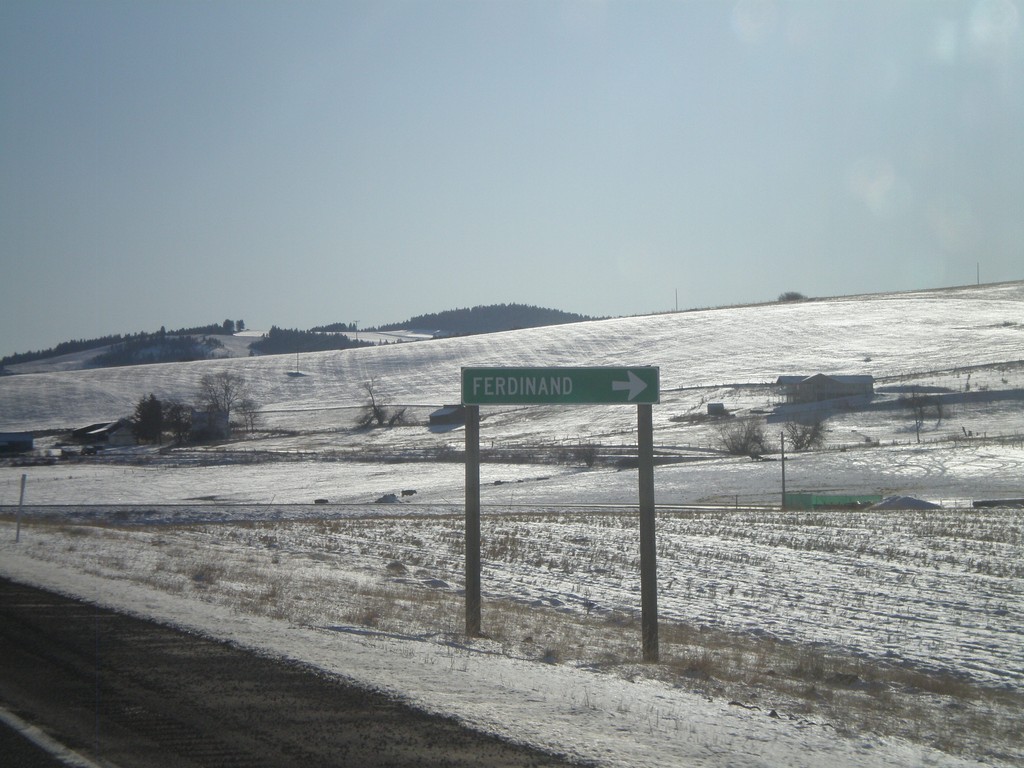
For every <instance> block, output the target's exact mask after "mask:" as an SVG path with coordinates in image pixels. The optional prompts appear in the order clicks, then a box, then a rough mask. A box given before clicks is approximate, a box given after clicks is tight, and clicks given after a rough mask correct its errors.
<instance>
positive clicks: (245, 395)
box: [198, 371, 257, 421]
mask: <svg viewBox="0 0 1024 768" xmlns="http://www.w3.org/2000/svg"><path fill="white" fill-rule="evenodd" d="M198 399H199V405H200V407H201V408H202V409H203V410H206V411H213V412H218V413H223V414H224V415H225V416H226V417H227V418H228V420H229V421H230V419H231V412H232V411H233V410H235V409H236V408H238V409H242V403H243V402H246V401H249V403H250V404H251V405H250V407H249V408H248V409H242V410H243V411H245V410H248V411H249V412H250V413H255V411H256V410H257V406H256V405H255V401H253V399H252V396H251V395H250V392H249V385H248V382H246V380H245V379H244V378H242V377H241V376H239V375H238V374H237V373H231V372H230V371H221V372H220V373H208V374H206V375H205V376H203V378H202V379H200V380H199V395H198Z"/></svg>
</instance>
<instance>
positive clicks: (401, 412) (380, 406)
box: [356, 378, 405, 428]
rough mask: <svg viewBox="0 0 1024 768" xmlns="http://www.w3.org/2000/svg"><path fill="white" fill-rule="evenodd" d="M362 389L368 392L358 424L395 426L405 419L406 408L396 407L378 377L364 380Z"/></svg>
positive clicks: (360, 425)
mask: <svg viewBox="0 0 1024 768" xmlns="http://www.w3.org/2000/svg"><path fill="white" fill-rule="evenodd" d="M362 389H363V392H365V393H366V403H365V404H364V405H363V407H362V409H361V410H360V412H359V417H358V418H357V419H356V426H358V427H361V428H368V427H383V426H388V427H393V426H395V425H396V424H401V423H403V422H404V421H405V408H395V407H393V406H392V405H391V398H390V396H389V395H388V394H387V392H385V391H384V388H383V387H382V386H381V384H380V382H379V381H378V380H377V379H376V378H372V379H370V380H369V381H364V382H363V384H362Z"/></svg>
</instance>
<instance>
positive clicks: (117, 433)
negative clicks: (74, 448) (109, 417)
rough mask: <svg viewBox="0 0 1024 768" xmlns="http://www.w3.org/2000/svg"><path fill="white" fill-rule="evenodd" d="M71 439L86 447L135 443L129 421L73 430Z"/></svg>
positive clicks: (118, 421) (110, 422) (109, 422)
mask: <svg viewBox="0 0 1024 768" xmlns="http://www.w3.org/2000/svg"><path fill="white" fill-rule="evenodd" d="M71 439H72V440H74V441H75V442H76V443H84V444H85V445H130V444H131V443H132V442H133V438H132V436H131V425H130V424H129V423H128V420H127V419H118V420H117V421H101V422H99V423H97V424H89V425H88V426H85V427H79V428H78V429H73V430H71Z"/></svg>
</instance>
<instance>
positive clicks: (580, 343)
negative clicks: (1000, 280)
mask: <svg viewBox="0 0 1024 768" xmlns="http://www.w3.org/2000/svg"><path fill="white" fill-rule="evenodd" d="M1022 352H1024V283H1010V284H1003V285H997V286H982V287H978V288H963V289H955V290H946V291H925V292H918V293H912V294H896V295H886V296H869V297H854V298H849V299H834V300H827V301H814V302H806V303H799V304H780V305H767V306H761V307H740V308H732V309H721V310H712V311H705V312H691V313H678V314H669V315H658V316H652V317H643V318H627V319H619V320H609V321H603V322H595V323H584V324H578V325H571V326H559V327H557V328H549V329H531V330H524V331H518V332H514V333H506V334H494V335H492V336H485V337H469V338H463V339H449V340H437V341H429V342H422V343H409V344H402V345H393V346H389V347H381V348H376V349H366V350H351V351H347V352H342V353H323V354H320V355H308V356H304V357H303V359H302V367H303V372H304V373H306V374H307V375H306V376H302V377H289V376H288V375H287V373H288V371H291V370H294V367H295V360H294V358H291V357H288V356H281V357H267V358H252V359H249V358H247V359H238V360H228V361H210V362H206V363H190V364H179V365H166V366H164V365H161V366H149V367H146V368H130V369H112V370H107V371H74V372H72V371H68V372H57V373H38V374H33V375H24V376H11V377H5V378H2V379H0V430H16V429H44V428H48V429H61V428H68V427H71V426H78V425H80V424H83V423H87V422H89V421H100V420H105V419H111V418H116V417H118V416H121V415H126V414H127V413H129V412H130V411H131V408H132V407H133V405H134V403H135V402H136V401H137V400H138V399H139V397H141V396H143V395H145V394H148V393H149V392H155V393H156V394H157V396H158V397H176V398H179V399H186V398H187V397H188V396H189V394H190V393H191V391H192V390H193V389H194V387H195V385H196V383H197V381H198V378H199V377H200V376H201V375H202V374H203V373H205V372H208V371H218V370H224V369H230V370H232V371H236V372H240V373H242V374H243V375H245V376H246V377H247V379H248V380H249V381H250V382H251V383H252V384H253V386H254V389H255V394H256V397H257V400H258V401H259V402H260V403H262V404H263V405H264V411H265V414H264V423H265V426H266V427H267V428H268V429H266V430H265V431H263V432H261V433H259V434H257V435H255V436H252V437H250V438H249V439H245V440H240V441H238V442H236V443H233V444H230V445H224V446H218V447H215V448H209V449H205V450H202V451H198V450H189V451H171V452H169V453H168V452H158V451H155V450H152V449H149V448H139V449H129V450H127V451H126V452H124V453H123V454H122V455H120V456H113V457H105V458H102V460H98V461H87V462H81V463H79V462H74V461H72V462H60V463H57V464H55V465H53V466H34V467H14V466H9V467H0V505H6V506H4V507H3V510H2V512H3V513H4V514H3V517H2V518H0V572H3V573H6V574H10V575H13V576H16V577H19V578H24V579H26V580H29V581H32V582H34V583H38V584H41V585H44V586H50V587H54V588H58V589H61V590H62V591H67V592H70V593H74V594H79V595H83V596H85V597H87V598H89V599H95V600H99V601H100V602H103V603H105V604H110V605H116V606H120V607H123V608H125V609H129V610H132V611H135V612H138V613H141V614H144V615H152V616H155V617H159V618H161V619H164V620H169V621H172V622H175V623H178V624H182V625H185V626H190V627H195V628H197V629H200V630H201V631H204V632H208V633H210V634H214V635H217V636H222V637H230V638H232V639H235V640H237V641H238V642H241V643H244V644H247V645H252V646H253V647H257V648H261V649H265V650H267V651H269V652H273V653H280V654H283V655H286V656H289V657H292V658H299V659H304V660H308V661H311V662H312V663H315V664H318V665H321V666H323V667H324V668H325V669H328V670H331V671H334V672H337V673H339V674H342V675H345V676H348V677H352V678H355V679H358V680H360V681H362V682H365V683H367V684H370V685H376V686H381V687H385V688H388V689H390V690H393V691H396V692H398V693H400V694H401V695H403V696H405V697H407V698H409V699H411V700H413V701H415V702H416V703H418V704H420V705H422V706H424V707H426V708H429V709H432V710H437V711H444V712H450V713H453V714H455V715H457V716H459V717H461V718H463V719H465V720H466V721H467V722H471V723H474V724H476V725H478V726H481V727H485V728H487V729H489V730H494V731H496V732H499V733H503V734H505V735H508V736H510V737H511V738H515V739H519V740H524V741H528V742H530V743H534V744H539V745H542V746H546V747H549V748H554V749H557V750H559V751H564V752H567V753H569V754H573V755H576V756H579V757H581V758H585V759H588V760H594V761H596V762H598V763H599V764H601V765H609V766H646V765H650V766H654V765H670V764H680V765H684V764H685V765H691V764H692V765H707V766H711V765H714V766H726V765H730V766H731V765H750V766H755V765H773V766H774V765H808V766H813V765H821V764H824V763H831V764H834V765H836V766H859V765H864V766H868V765H976V764H992V765H1011V764H1020V762H1022V761H1024V739H1022V737H1021V736H1020V735H1019V723H1020V722H1021V720H1022V718H1024V630H1022V627H1024V542H1022V531H1024V512H1022V511H1021V510H1020V509H1013V508H1009V507H999V508H993V509H971V508H970V503H971V501H972V500H974V499H982V498H986V499H988V498H1003V499H1009V498H1019V497H1022V496H1024V437H1022V435H1024V400H1022V399H1021V398H1022V392H1024V364H1022V362H1021V359H1022V358H1024V355H1022V354H1021V353H1022ZM631 364H645V365H646V364H653V365H659V366H660V367H661V378H662V388H663V392H662V403H661V404H660V405H658V406H655V442H656V448H657V449H658V450H659V452H660V453H662V454H664V455H670V456H672V457H674V459H675V461H674V462H673V463H667V464H664V465H659V466H658V467H657V469H656V472H655V486H656V488H655V494H656V500H657V503H658V507H659V512H658V531H657V535H658V556H659V573H658V578H659V610H660V615H661V619H662V663H661V664H659V665H642V664H640V663H639V662H638V659H639V655H640V654H639V627H638V621H637V613H638V606H639V578H638V564H637V560H638V554H637V550H638V542H637V532H636V519H635V518H636V515H635V512H634V511H631V509H630V507H632V506H635V503H636V471H635V470H632V469H629V468H627V467H624V466H623V465H620V464H618V463H617V462H616V461H615V460H614V459H608V460H605V461H599V462H598V463H597V464H595V465H594V466H593V467H587V466H585V465H584V464H583V463H581V462H580V461H575V460H573V459H572V456H573V454H572V452H571V450H572V449H573V447H578V446H580V445H581V444H588V445H589V444H597V445H599V446H601V447H602V448H601V450H604V451H606V452H607V453H609V454H613V453H615V452H617V451H618V450H619V449H620V447H621V446H628V445H631V444H633V443H635V436H634V434H633V432H634V428H635V411H634V409H631V408H628V407H627V408H624V407H614V406H613V407H575V408H564V409H559V408H506V409H484V412H483V417H484V419H483V423H482V439H483V440H484V448H485V449H486V448H488V447H494V448H508V447H521V448H527V449H532V450H534V451H538V452H551V451H555V450H559V449H561V450H564V451H565V456H567V457H568V458H567V459H566V460H565V461H563V462H562V463H514V464H513V463H490V464H487V463H485V464H484V466H483V468H482V476H481V480H482V486H483V487H482V501H483V504H484V512H485V516H484V529H483V547H484V551H483V560H484V572H483V589H484V603H485V606H484V617H483V620H484V632H485V633H486V634H487V638H484V639H478V640H472V641H470V640H467V639H466V638H465V637H464V636H463V634H462V627H463V619H462V613H461V607H462V606H461V594H460V586H461V583H462V567H463V565H462V558H463V539H462V527H461V526H462V522H461V514H462V506H461V504H462V498H463V466H462V464H461V463H459V462H458V461H452V460H450V459H451V458H453V457H452V455H450V454H454V453H455V452H457V451H458V450H461V447H462V435H461V432H460V431H457V430H456V431H449V432H432V431H430V430H429V429H428V428H427V427H426V426H424V423H423V422H424V421H425V418H426V414H427V413H429V411H430V410H431V409H432V408H435V407H438V406H440V405H442V404H444V403H450V402H457V400H458V371H459V368H460V367H461V366H463V365H472V366H483V365H631ZM819 371H821V372H826V373H870V374H872V375H874V376H875V377H876V390H877V391H878V395H877V396H876V398H875V404H876V405H877V406H878V407H874V408H872V409H867V410H863V409H862V410H840V411H836V412H834V413H832V414H831V416H830V418H829V419H828V422H827V426H828V427H829V433H828V436H827V444H828V448H827V449H826V450H823V451H816V452H813V453H803V454H794V455H791V456H790V457H788V458H789V460H788V461H787V463H786V472H787V490H789V491H796V490H806V491H814V492H818V493H850V494H877V495H890V494H905V495H912V496H917V497H919V498H923V499H929V500H931V501H935V502H940V503H942V504H943V507H942V508H941V509H938V510H928V511H923V510H919V511H914V510H901V511H896V510H888V511H868V510H856V511H822V510H817V511H808V512H793V511H789V512H782V511H780V510H779V509H778V503H779V499H780V494H781V471H780V469H781V466H780V463H779V462H778V461H763V462H755V461H751V460H750V459H749V458H746V457H742V458H737V457H728V456H724V455H721V454H720V452H718V451H717V450H716V447H717V440H718V436H717V432H716V426H715V425H714V423H712V422H710V421H709V420H707V419H704V418H701V416H702V415H703V414H704V412H705V410H706V404H707V403H709V402H723V403H725V404H726V405H727V407H728V408H729V410H730V411H732V412H734V413H736V414H738V415H740V416H744V415H753V416H755V417H758V418H768V419H769V422H768V429H769V430H776V429H781V421H779V420H778V419H779V417H780V413H781V416H784V409H783V410H782V412H780V411H779V405H780V403H779V395H778V393H777V392H776V391H775V390H774V389H773V388H771V387H770V386H768V384H769V383H770V382H772V381H774V379H775V378H776V377H777V376H778V375H781V374H792V373H807V374H810V373H816V372H819ZM369 378H375V379H376V380H377V381H379V382H381V383H382V384H383V385H384V386H385V387H386V388H387V391H388V392H389V393H390V395H391V397H392V398H393V399H394V401H395V402H396V403H401V404H405V405H407V406H408V408H409V413H410V415H411V416H412V417H413V419H414V420H416V422H417V423H413V424H410V425H407V426H403V427H400V428H396V429H392V430H376V431H371V432H369V433H367V432H358V431H355V430H353V429H352V428H351V424H352V421H353V418H354V415H355V413H356V411H357V410H358V408H359V406H360V404H361V401H362V399H361V395H362V392H361V390H360V385H361V383H362V382H363V381H366V380H367V379H369ZM908 388H918V389H921V390H923V391H941V393H942V394H943V396H944V397H945V398H947V401H948V407H947V408H946V409H945V412H944V413H943V415H942V418H941V420H940V419H938V418H935V419H930V420H929V421H928V422H927V423H926V424H924V425H922V430H921V433H920V438H921V442H918V441H917V431H916V429H915V426H914V424H912V423H911V419H910V418H909V417H908V415H907V413H906V412H905V411H904V410H901V408H900V407H899V402H898V401H899V398H900V397H901V396H903V395H904V394H905V393H906V392H907V391H909V389H908ZM54 439H56V438H54ZM541 449H543V450H541ZM385 454H386V455H391V456H396V457H399V458H401V457H404V458H405V459H406V460H404V461H395V462H386V463H385V462H381V461H376V460H372V457H376V456H379V455H385ZM454 458H457V455H456V456H454ZM360 459H362V460H360ZM427 459H433V460H427ZM439 459H447V460H439ZM22 474H27V475H28V483H27V486H26V493H27V495H26V503H27V504H28V505H29V506H28V508H27V509H26V510H25V513H24V520H23V526H22V531H21V534H22V538H21V541H20V542H17V543H15V542H14V529H15V518H14V513H15V506H16V504H17V501H18V494H19V491H20V479H21V475H22ZM402 489H416V491H417V493H416V495H415V496H412V497H409V499H408V500H407V501H406V503H401V504H374V503H373V501H374V500H375V499H377V498H379V497H380V496H381V495H383V494H386V493H397V492H399V491H400V490H402ZM314 499H327V500H329V503H327V504H317V505H314V504H312V501H313V500H314Z"/></svg>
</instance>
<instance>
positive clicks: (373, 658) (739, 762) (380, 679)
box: [0, 523, 1016, 768]
mask: <svg viewBox="0 0 1024 768" xmlns="http://www.w3.org/2000/svg"><path fill="white" fill-rule="evenodd" d="M12 527H13V526H12V525H11V524H10V523H6V524H3V525H2V526H0V552H2V553H3V556H2V560H0V571H2V572H3V573H5V574H6V575H9V576H13V577H15V578H18V579H21V580H25V581H28V582H31V583H34V584H38V585H40V586H44V587H47V588H51V589H56V590H58V591H61V592H66V593H71V594H74V595H78V596H81V597H84V598H86V599H89V600H94V601H96V602H98V603H101V604H103V605H108V606H111V607H115V608H117V609H119V610H127V611H130V612H132V613H136V614H139V615H142V616H146V617H153V618H156V619H158V620H162V621H167V622H171V623H174V624H176V625H179V626H182V627H186V628H188V629H192V630H195V631H200V632H202V633H204V634H209V635H212V636H215V637H220V638H224V639H228V640H230V641H233V642H236V643H239V644H242V645H244V646H247V647H252V648H255V649H259V650H262V651H265V652H268V653H271V654H274V655H280V656H284V657H287V658H291V659H298V660H301V661H304V662H307V663H309V664H313V665H315V666H317V667H320V668H322V669H324V670H326V671H328V672H331V673H335V674H338V675H341V676H343V677H346V678H349V679H353V680H355V681H357V682H359V683H362V684H365V685H369V686H372V687H375V688H382V689H385V690H388V691H391V692H393V693H396V694H398V695H400V696H402V697H404V698H406V699H408V700H410V701H412V702H414V703H415V704H417V705H419V706H422V707H424V708H426V709H428V710H431V711H436V712H442V713H446V714H452V715H455V716H457V717H459V718H461V719H462V720H464V721H465V722H467V723H469V724H472V725H474V726H476V727H479V728H482V729H485V730H487V731H491V732H495V733H499V734H502V735H504V736H507V737H509V738H512V739H514V740H516V741H520V742H526V743H530V744H534V745H537V746H541V747H545V748H548V749H552V750H555V751H557V752H561V753H566V754H569V755H572V756H574V757H578V758H582V759H584V760H591V761H595V762H596V763H598V764H600V765H605V766H623V767H625V766H629V767H630V768H636V767H637V766H652V767H653V766H663V765H688V766H690V765H692V766H778V765H787V766H820V765H823V764H830V765H835V766H897V765H898V766H912V765H921V766H924V765H929V766H960V765H976V764H978V763H976V762H974V761H970V760H961V759H958V758H954V757H951V756H949V755H946V754H943V753H941V752H938V751H937V750H934V749H931V748H928V747H924V746H920V745H917V744H913V743H911V742H909V741H905V740H900V739H893V738H884V737H878V736H874V735H871V734H867V733H862V734H858V735H853V736H849V735H847V736H838V735H837V733H836V725H835V724H832V723H827V722H823V721H821V720H819V719H816V718H815V717H814V716H803V715H802V714H791V713H787V712H785V711H783V713H782V714H781V715H780V716H777V717H772V716H771V714H770V712H769V711H768V707H767V706H766V707H765V708H760V707H758V708H756V709H755V708H753V707H751V708H747V707H744V706H738V705H737V704H735V703H730V702H729V701H727V700H726V699H723V698H719V699H717V700H713V699H709V698H708V697H706V696H704V695H700V694H698V693H695V692H692V691H689V690H686V689H685V688H681V687H679V686H677V685H671V684H666V683H663V682H658V681H656V680H649V679H642V678H640V679H635V680H629V679H622V678H620V677H617V676H614V675H608V674H602V673H599V672H596V671H594V670H592V669H588V668H585V667H579V666H575V665H571V664H546V663H543V662H540V661H537V660H528V659H523V658H515V657H509V656H508V655H507V654H502V653H497V652H495V649H494V648H492V647H490V646H489V645H488V643H487V642H486V641H477V642H467V641H464V640H461V639H460V638H459V636H458V634H457V633H456V632H448V633H445V635H444V636H443V638H447V639H442V640H441V641H437V639H436V638H431V637H427V636H420V635H417V634H416V633H414V632H393V631H375V630H372V629H367V628H365V627H361V626H359V625H355V624H352V623H349V622H339V623H335V622H330V623H319V624H315V623H314V624H309V623H303V624H296V623H293V622H290V621H282V620H274V619H270V618H266V617H263V616H254V615H251V614H248V613H246V612H243V611H239V610H237V609H235V608H232V607H230V606H225V605H223V604H220V603H217V602H214V601H213V598H206V597H204V595H203V592H202V589H198V588H197V589H184V590H182V591H181V592H178V593H175V592H173V591H170V592H169V591H164V590H159V589H156V588H153V587H148V586H146V581H147V580H146V578H145V576H144V574H143V573H142V570H143V569H144V568H145V563H146V558H145V555H146V552H145V550H140V551H138V552H136V551H133V550H132V549H131V548H119V547H118V546H117V542H116V541H111V542H108V545H107V547H106V548H101V550H100V551H96V552H91V554H90V557H91V558H92V559H93V564H92V566H91V567H89V566H88V565H86V564H84V563H82V562H80V561H79V560H78V559H77V558H76V557H75V556H74V555H73V554H68V553H67V552H65V554H64V555H63V556H61V555H58V558H59V559H58V560H57V562H47V560H46V559H44V558H42V559H37V557H38V555H33V552H34V551H38V550H41V549H46V548H47V544H46V539H47V538H48V537H50V536H51V535H53V534H50V533H48V532H47V531H46V530H45V529H37V528H32V529H29V528H28V527H26V529H25V531H24V532H23V535H24V539H23V541H22V542H20V543H19V544H17V545H15V544H13V543H12V539H13V536H12V533H13V532H12ZM57 538H58V541H62V542H63V544H62V545H61V546H63V547H69V546H70V547H75V548H77V549H82V550H86V551H89V544H88V542H86V541H85V540H84V539H83V538H82V537H79V538H78V540H77V541H75V539H74V538H72V543H71V544H70V545H69V544H68V539H66V538H65V537H63V536H60V535H58V537H57ZM85 538H91V537H85ZM111 545H112V546H111ZM170 546H173V545H172V544H171V543H169V542H166V543H164V544H161V545H158V546H154V543H153V542H151V543H150V544H149V546H148V549H149V550H150V551H155V550H160V549H163V548H165V547H170ZM231 546H232V545H230V544H227V543H226V542H223V543H222V544H221V545H220V546H218V547H216V549H218V550H220V551H221V552H222V553H223V556H224V561H225V562H230V558H231V557H232V555H231V554H230V552H231ZM239 554H240V555H244V554H245V552H244V548H242V551H241V552H240V553H239ZM133 558H139V560H138V562H137V563H136V565H135V569H133V568H132V567H130V566H129V565H128V564H127V562H126V560H132V559H133ZM823 559H824V560H826V561H827V559H828V558H823ZM819 560H822V558H819ZM104 561H106V563H107V566H106V567H105V568H104V567H103V566H102V564H103V563H104ZM321 565H322V564H321ZM55 566H57V567H55ZM97 566H99V567H97ZM783 567H784V568H785V569H787V570H790V569H791V568H792V566H790V565H785V566H783ZM97 570H99V572H100V573H101V575H99V576H96V575H94V573H96V572H97ZM294 570H297V569H292V568H290V569H289V571H290V572H291V571H294ZM492 575H493V574H491V573H488V578H491V577H492ZM295 577H296V578H301V575H298V574H295ZM225 578H227V576H225ZM289 578H292V577H289ZM739 578H744V576H742V575H740V576H739ZM750 586H753V585H750ZM793 589H795V590H799V589H803V586H802V585H793ZM595 591H598V590H595ZM722 592H723V596H724V586H723V589H722ZM765 607H766V608H768V607H769V606H767V605H766V606H765ZM1015 610H1016V608H1015ZM769 612H770V611H769ZM808 620H811V619H810V617H808ZM772 711H774V710H772ZM991 764H998V762H997V761H992V762H991Z"/></svg>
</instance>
